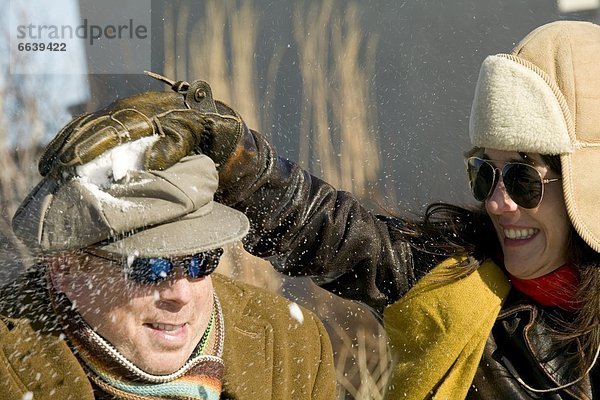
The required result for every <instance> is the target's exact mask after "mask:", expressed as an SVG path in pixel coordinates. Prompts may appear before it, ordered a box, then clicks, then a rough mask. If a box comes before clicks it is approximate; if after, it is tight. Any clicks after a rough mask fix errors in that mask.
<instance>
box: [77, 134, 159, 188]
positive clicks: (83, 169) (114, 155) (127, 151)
mask: <svg viewBox="0 0 600 400" xmlns="http://www.w3.org/2000/svg"><path fill="white" fill-rule="evenodd" d="M158 137H159V136H158V135H153V136H148V137H144V138H141V139H138V140H135V141H133V142H127V143H123V144H121V145H119V146H117V147H115V148H113V149H110V150H109V151H107V152H106V153H104V154H102V155H101V156H100V157H97V158H95V159H94V160H92V161H90V162H88V163H86V164H84V165H80V166H78V167H77V168H76V173H77V176H79V177H81V178H84V179H85V180H86V181H87V182H89V183H91V184H94V185H96V186H99V187H101V188H108V187H110V186H111V185H112V184H113V183H116V182H118V181H121V180H122V179H124V178H126V177H127V173H128V172H129V171H140V170H142V169H143V165H144V163H143V156H144V153H145V151H146V149H147V148H148V146H150V145H151V144H152V143H154V142H155V141H156V140H157V139H158Z"/></svg>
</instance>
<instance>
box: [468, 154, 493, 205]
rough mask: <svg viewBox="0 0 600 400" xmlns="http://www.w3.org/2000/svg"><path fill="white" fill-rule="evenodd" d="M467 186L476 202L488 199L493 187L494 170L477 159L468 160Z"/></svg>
mask: <svg viewBox="0 0 600 400" xmlns="http://www.w3.org/2000/svg"><path fill="white" fill-rule="evenodd" d="M467 173H468V176H469V186H470V187H471V192H472V193H473V197H475V200H477V201H484V200H485V199H487V198H488V196H489V194H490V192H491V191H492V186H493V185H494V168H493V167H492V166H491V165H490V164H488V163H487V162H485V161H483V160H480V159H478V158H470V159H469V161H468V163H467Z"/></svg>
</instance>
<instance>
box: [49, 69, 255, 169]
mask: <svg viewBox="0 0 600 400" xmlns="http://www.w3.org/2000/svg"><path fill="white" fill-rule="evenodd" d="M148 74H149V75H151V76H153V77H155V78H157V79H160V80H162V81H163V82H166V83H168V84H170V85H171V88H172V89H173V91H174V92H145V93H141V94H138V95H134V96H131V97H126V98H124V99H121V100H117V101H115V102H113V103H111V104H110V105H108V106H107V107H106V108H104V109H101V110H99V111H96V112H94V113H91V114H86V115H82V116H80V117H77V118H75V119H74V120H73V121H71V122H70V123H69V124H67V125H66V126H65V127H64V128H63V129H62V130H61V131H60V132H59V133H58V135H57V136H56V137H55V138H54V139H53V140H52V141H51V142H50V143H49V144H48V146H47V147H46V149H45V150H44V153H43V155H42V157H41V159H40V162H39V165H38V169H39V171H40V174H42V176H46V175H49V174H55V175H57V176H58V175H60V174H62V173H63V172H64V171H65V170H67V169H69V168H72V167H76V166H78V165H83V164H86V163H88V162H90V161H91V160H93V159H95V158H96V157H98V156H100V155H102V154H103V153H105V152H106V151H108V150H110V149H112V148H114V147H116V146H119V145H120V144H123V143H126V142H130V141H134V140H137V139H141V138H143V137H149V136H152V135H158V136H159V138H158V139H157V140H156V141H155V142H154V143H153V144H152V145H150V146H149V147H148V148H147V149H146V152H145V154H144V158H143V159H144V168H145V169H153V170H163V169H166V168H168V167H170V166H171V165H173V164H175V163H176V162H178V161H179V160H180V159H181V158H182V157H185V156H187V155H190V154H194V153H203V154H206V155H208V156H209V157H211V158H212V159H213V161H214V162H215V163H216V164H220V163H223V162H224V161H225V160H226V159H227V157H229V155H230V154H231V153H232V152H233V150H234V149H235V146H236V144H237V142H238V140H239V137H240V136H241V135H242V133H243V132H244V130H245V129H247V128H246V127H245V125H244V123H243V122H242V120H241V118H240V116H239V115H238V114H237V113H236V112H235V111H233V110H232V109H231V108H229V107H228V106H226V105H225V104H223V103H221V102H218V101H214V100H213V97H212V91H211V88H210V86H209V85H208V83H206V82H204V81H200V80H197V81H194V82H192V83H191V84H188V83H187V82H182V81H179V82H172V81H170V80H168V79H166V78H163V77H161V76H159V75H156V74H152V73H148Z"/></svg>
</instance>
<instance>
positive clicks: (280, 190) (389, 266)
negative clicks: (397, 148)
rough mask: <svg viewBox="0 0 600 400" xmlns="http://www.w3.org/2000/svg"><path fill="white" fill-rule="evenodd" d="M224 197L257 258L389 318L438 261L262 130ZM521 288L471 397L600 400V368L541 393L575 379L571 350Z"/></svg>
mask: <svg viewBox="0 0 600 400" xmlns="http://www.w3.org/2000/svg"><path fill="white" fill-rule="evenodd" d="M219 175H220V185H219V192H218V195H217V199H218V200H220V201H221V202H223V203H225V204H228V205H230V206H232V207H234V208H237V209H239V210H240V211H242V212H244V213H246V215H247V216H248V217H249V219H250V221H251V233H250V235H248V236H247V238H246V241H245V246H246V248H247V249H248V250H249V251H250V252H251V253H253V254H255V255H258V256H261V257H265V258H268V259H269V260H270V261H271V262H272V264H273V265H274V266H275V268H277V269H278V270H279V271H280V272H282V273H286V274H289V275H295V276H310V277H312V278H313V280H314V281H315V282H316V283H317V284H319V285H320V286H321V287H323V288H325V289H327V290H329V291H331V292H333V293H336V294H338V295H340V296H342V297H345V298H347V299H352V300H357V301H360V302H362V303H364V304H367V305H368V306H370V307H371V308H372V310H373V311H374V312H375V313H376V314H377V315H381V314H382V312H383V309H384V307H385V306H386V305H389V304H391V303H393V302H395V301H396V300H397V299H399V298H400V297H401V296H403V295H404V294H405V293H406V292H407V291H408V290H409V289H410V288H411V287H412V286H413V285H414V284H415V282H416V281H417V280H418V279H419V278H420V277H422V276H423V275H424V274H425V273H427V272H428V271H429V270H430V269H431V268H433V267H434V266H435V265H436V264H437V262H433V261H432V259H431V258H428V257H427V256H424V255H423V254H416V252H415V251H414V250H412V248H411V246H410V238H408V237H406V236H405V235H403V234H402V233H401V230H399V229H398V224H401V221H398V220H394V219H391V218H389V217H384V216H377V215H374V214H373V213H371V212H369V211H368V210H366V209H365V208H363V207H362V206H361V205H360V204H359V202H358V201H357V199H356V198H355V197H353V196H352V195H351V194H349V193H347V192H343V191H337V190H335V189H334V188H333V187H331V186H330V185H329V184H327V183H325V182H323V181H321V180H320V179H318V178H315V177H314V176H311V175H310V174H309V173H307V172H306V171H304V170H302V169H301V168H300V167H298V166H297V165H296V164H294V163H293V162H290V161H288V160H285V159H282V158H279V157H277V155H276V153H275V152H274V150H273V148H272V146H271V145H270V144H269V143H268V142H267V141H266V139H264V138H263V137H262V136H261V135H260V134H258V133H257V132H253V131H247V132H246V133H245V134H244V135H242V137H241V139H240V142H239V144H238V146H237V148H236V149H235V150H234V152H233V154H232V156H231V157H230V158H229V159H228V161H227V162H226V163H225V164H224V165H221V166H220V167H219ZM554 311H555V310H550V309H546V310H544V309H542V308H541V307H539V306H537V305H535V304H533V303H532V302H531V301H529V299H527V298H524V297H521V296H519V295H517V294H516V293H514V292H511V295H510V296H509V299H508V300H507V301H506V302H505V305H504V307H503V309H502V311H501V313H500V316H499V317H498V320H497V322H496V324H495V326H494V328H493V331H492V332H491V333H490V336H489V339H488V343H487V346H486V349H485V352H484V356H483V357H482V360H481V363H480V366H479V368H478V371H477V374H476V376H475V379H474V380H473V383H472V388H471V390H470V392H469V395H468V396H467V397H468V398H469V399H542V398H543V399H592V398H594V395H595V396H596V398H599V399H600V381H599V379H600V378H599V376H598V375H599V372H600V368H598V367H596V368H595V369H594V370H593V373H592V374H590V375H589V376H587V377H585V379H582V380H581V381H579V382H578V383H577V384H575V385H572V386H570V387H569V388H567V389H565V390H561V391H557V392H550V393H535V392H531V391H529V390H527V389H525V388H524V387H523V385H521V384H520V383H519V382H518V381H517V379H518V378H520V379H523V380H524V381H525V383H526V384H528V385H529V386H530V387H532V388H534V389H547V388H553V387H556V386H557V385H564V384H566V383H568V382H570V381H571V379H572V377H571V376H569V375H570V373H571V372H572V371H568V370H565V368H561V366H562V365H564V362H562V361H561V360H562V355H561V354H559V355H558V356H556V357H554V358H551V357H550V359H548V358H549V356H548V346H549V343H551V340H552V338H551V337H550V335H549V332H548V322H547V316H548V315H549V314H551V313H552V312H554Z"/></svg>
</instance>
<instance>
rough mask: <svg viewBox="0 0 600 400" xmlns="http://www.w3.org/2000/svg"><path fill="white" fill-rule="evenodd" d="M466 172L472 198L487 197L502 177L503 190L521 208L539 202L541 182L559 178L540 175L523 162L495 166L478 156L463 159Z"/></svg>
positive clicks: (533, 205)
mask: <svg viewBox="0 0 600 400" xmlns="http://www.w3.org/2000/svg"><path fill="white" fill-rule="evenodd" d="M467 176H468V178H469V185H470V186H471V192H472V193H473V196H474V197H475V199H476V200H478V201H485V200H487V199H488V198H489V197H490V196H491V195H492V193H493V192H494V189H495V187H496V185H497V184H498V182H499V181H500V179H502V182H503V183H504V187H505V188H506V193H508V195H509V196H510V198H511V199H512V200H513V201H514V202H515V203H516V204H517V205H518V206H520V207H523V208H535V207H537V206H539V205H540V203H541V202H542V198H543V197H544V185H545V184H546V183H550V182H556V181H559V180H561V178H554V179H543V178H542V174H541V173H540V171H538V170H537V169H535V168H534V167H533V166H531V165H529V164H526V163H521V162H508V163H506V164H505V165H504V167H502V169H500V168H496V167H495V166H494V165H493V164H492V163H491V162H490V160H484V159H482V158H478V157H471V158H469V159H468V160H467Z"/></svg>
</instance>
